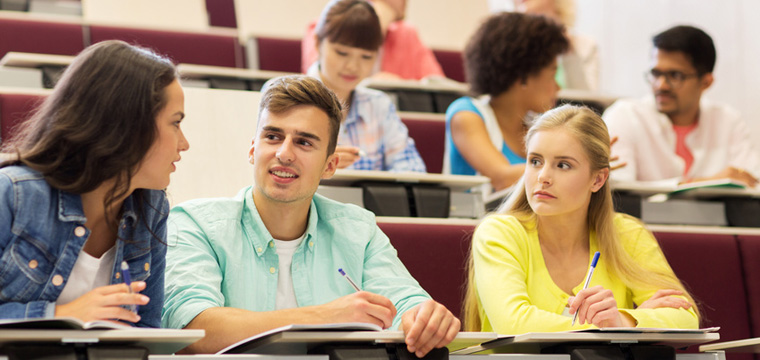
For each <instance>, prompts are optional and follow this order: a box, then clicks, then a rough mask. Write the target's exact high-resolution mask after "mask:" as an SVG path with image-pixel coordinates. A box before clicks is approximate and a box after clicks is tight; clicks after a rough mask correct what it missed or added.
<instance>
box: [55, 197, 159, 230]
mask: <svg viewBox="0 0 760 360" xmlns="http://www.w3.org/2000/svg"><path fill="white" fill-rule="evenodd" d="M57 191H58V220H60V221H64V222H80V223H84V222H86V221H87V217H85V215H84V208H83V207H82V195H79V194H74V193H70V192H67V191H62V190H57ZM149 206H155V205H149ZM126 219H130V220H131V221H132V222H131V223H132V224H134V222H135V221H136V220H137V214H136V213H135V200H134V196H133V195H129V196H127V198H126V199H124V204H122V220H126Z"/></svg>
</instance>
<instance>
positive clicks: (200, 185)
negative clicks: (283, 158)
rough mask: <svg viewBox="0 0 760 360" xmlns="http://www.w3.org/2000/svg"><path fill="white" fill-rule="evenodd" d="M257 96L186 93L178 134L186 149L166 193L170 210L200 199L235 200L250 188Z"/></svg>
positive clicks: (231, 92) (212, 91)
mask: <svg viewBox="0 0 760 360" xmlns="http://www.w3.org/2000/svg"><path fill="white" fill-rule="evenodd" d="M260 99H261V93H259V92H254V91H235V90H219V89H199V88H185V113H186V114H187V118H185V120H183V121H182V130H183V131H184V134H185V136H186V137H187V140H188V141H189V142H190V150H188V151H186V152H183V153H182V160H181V161H180V162H178V163H177V164H176V165H177V171H176V172H175V173H174V174H172V177H171V184H170V185H169V188H168V189H167V194H168V196H169V202H170V203H171V205H172V206H174V205H176V204H179V203H181V202H184V201H187V200H190V199H195V198H205V197H230V196H234V195H235V194H236V193H237V192H238V190H240V189H241V188H243V187H245V186H248V185H251V184H253V166H252V165H251V164H250V163H248V149H249V148H250V146H251V139H253V136H254V130H255V128H256V116H257V113H258V108H259V100H260Z"/></svg>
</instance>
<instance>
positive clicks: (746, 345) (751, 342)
mask: <svg viewBox="0 0 760 360" xmlns="http://www.w3.org/2000/svg"><path fill="white" fill-rule="evenodd" d="M699 351H725V352H736V353H755V354H760V338H751V339H744V340H735V341H726V342H718V343H712V344H707V345H700V346H699Z"/></svg>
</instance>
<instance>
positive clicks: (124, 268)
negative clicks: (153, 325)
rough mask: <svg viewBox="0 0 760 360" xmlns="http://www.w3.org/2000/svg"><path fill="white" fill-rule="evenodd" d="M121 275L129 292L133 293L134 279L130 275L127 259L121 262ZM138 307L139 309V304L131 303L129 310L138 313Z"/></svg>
mask: <svg viewBox="0 0 760 360" xmlns="http://www.w3.org/2000/svg"><path fill="white" fill-rule="evenodd" d="M121 276H122V277H124V284H126V285H127V289H128V290H129V293H130V294H132V279H131V278H130V277H129V265H127V262H126V261H122V262H121ZM137 309H139V305H135V304H132V305H129V310H130V311H132V312H133V313H137Z"/></svg>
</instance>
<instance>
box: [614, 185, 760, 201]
mask: <svg viewBox="0 0 760 360" xmlns="http://www.w3.org/2000/svg"><path fill="white" fill-rule="evenodd" d="M610 185H611V188H612V190H613V191H625V192H630V193H633V194H638V195H642V196H649V195H655V194H670V193H672V192H674V191H676V187H675V186H663V185H650V184H646V183H641V182H611V183H610ZM719 196H720V197H724V196H728V197H751V198H760V189H752V188H732V187H703V188H695V189H691V190H687V191H682V192H679V193H678V194H677V197H678V198H697V199H700V198H711V197H719Z"/></svg>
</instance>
